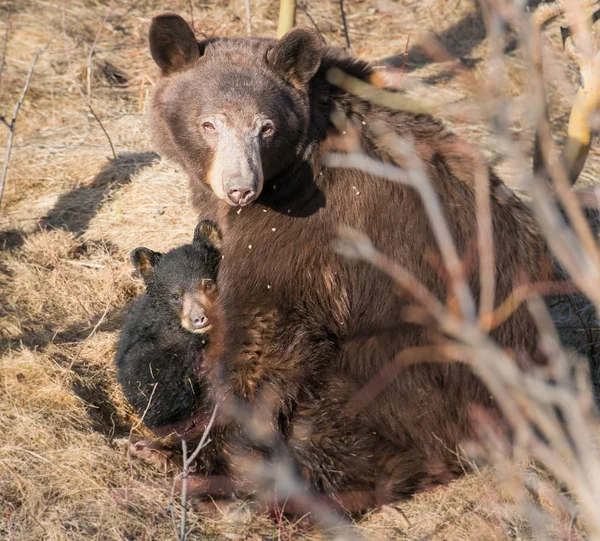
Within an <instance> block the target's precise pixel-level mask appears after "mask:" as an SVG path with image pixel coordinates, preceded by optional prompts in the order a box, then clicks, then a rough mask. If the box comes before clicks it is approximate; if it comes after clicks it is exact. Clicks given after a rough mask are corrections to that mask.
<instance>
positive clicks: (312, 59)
mask: <svg viewBox="0 0 600 541" xmlns="http://www.w3.org/2000/svg"><path fill="white" fill-rule="evenodd" d="M322 55H323V44H322V42H321V38H320V37H319V34H317V32H316V31H315V30H313V29H312V28H308V27H306V26H298V27H296V28H292V29H291V30H290V31H289V32H288V33H287V34H285V35H284V36H283V37H282V38H281V39H280V40H279V41H278V42H277V43H276V44H275V45H274V46H273V47H272V48H271V49H270V50H269V51H268V52H267V62H268V63H269V64H270V65H271V66H272V67H273V68H274V69H275V70H276V71H278V72H279V73H281V74H283V75H284V76H287V77H289V78H290V80H291V82H292V84H294V85H295V86H299V87H304V86H306V84H307V83H308V82H309V81H310V80H311V79H312V77H313V75H314V74H315V73H317V70H318V69H319V66H320V65H321V57H322Z"/></svg>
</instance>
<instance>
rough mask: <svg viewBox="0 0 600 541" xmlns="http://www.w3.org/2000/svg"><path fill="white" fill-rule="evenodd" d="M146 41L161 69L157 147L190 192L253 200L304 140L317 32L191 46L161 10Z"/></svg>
mask: <svg viewBox="0 0 600 541" xmlns="http://www.w3.org/2000/svg"><path fill="white" fill-rule="evenodd" d="M149 41H150V51H151V53H152V58H153V59H154V61H155V62H156V64H157V65H158V66H159V68H160V69H161V72H162V76H161V79H160V81H159V83H158V85H157V89H156V92H155V94H154V97H153V101H152V107H151V110H150V131H151V134H152V138H153V141H154V144H155V146H156V147H157V150H158V151H159V152H160V153H161V154H163V155H164V156H166V157H168V158H170V159H172V160H174V161H176V162H178V163H179V164H180V165H182V166H183V167H184V169H185V170H186V172H187V174H188V176H189V177H190V180H191V184H192V190H193V191H194V192H195V195H197V192H198V191H199V190H202V189H203V187H204V188H210V189H211V190H212V192H214V194H215V195H216V196H217V197H218V198H219V199H222V200H223V201H226V202H227V203H228V204H230V205H232V206H244V205H248V204H250V203H252V202H253V201H255V200H256V199H258V198H259V197H260V196H261V192H263V190H264V189H265V186H267V185H268V184H269V183H270V181H271V180H272V179H273V178H274V177H275V176H276V175H277V174H278V173H280V172H281V171H283V170H284V169H286V168H287V167H289V166H290V165H291V164H292V162H293V161H294V160H295V159H296V158H297V157H298V155H299V154H301V152H302V150H303V146H304V144H305V143H306V136H307V130H308V125H309V117H310V106H309V101H308V87H309V82H310V80H311V79H312V78H313V76H314V75H315V74H316V72H317V70H318V69H319V66H320V64H321V59H322V55H323V50H322V44H321V41H320V37H319V35H318V34H317V33H316V32H315V31H314V30H312V29H310V28H304V27H297V28H294V29H292V30H290V31H289V32H288V33H287V34H286V35H285V36H284V37H283V38H281V39H280V40H278V41H276V40H266V39H251V38H240V39H225V38H224V39H208V40H205V41H202V42H197V41H196V38H195V37H194V34H193V32H192V30H191V29H190V27H189V26H188V24H187V23H186V22H185V21H184V20H183V19H182V18H181V17H180V16H178V15H175V14H171V13H166V14H163V15H159V16H158V17H155V18H154V19H153V20H152V25H151V27H150V37H149Z"/></svg>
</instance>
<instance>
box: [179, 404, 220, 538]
mask: <svg viewBox="0 0 600 541" xmlns="http://www.w3.org/2000/svg"><path fill="white" fill-rule="evenodd" d="M218 409H219V406H218V405H215V407H214V409H213V412H212V415H211V417H210V420H209V421H208V424H207V425H206V428H205V429H204V432H203V433H202V437H201V438H200V442H199V443H198V445H197V447H196V449H195V450H194V452H193V453H192V454H191V455H190V456H189V457H188V453H187V451H188V449H187V441H186V440H181V450H182V453H183V467H182V471H181V474H180V477H181V519H180V522H179V533H178V536H177V539H178V541H185V540H186V539H187V537H188V534H189V532H187V501H188V478H189V473H190V466H191V465H192V464H193V463H194V461H195V460H196V459H197V458H198V455H199V454H200V451H202V449H204V448H205V447H206V446H207V445H208V444H209V443H210V439H209V438H208V435H209V433H210V429H211V428H212V426H213V424H214V422H215V419H216V417H217V410H218ZM178 477H179V476H178ZM176 481H177V477H176V478H175V479H174V480H173V491H172V494H174V487H175V483H176ZM172 519H173V520H174V515H173V514H172Z"/></svg>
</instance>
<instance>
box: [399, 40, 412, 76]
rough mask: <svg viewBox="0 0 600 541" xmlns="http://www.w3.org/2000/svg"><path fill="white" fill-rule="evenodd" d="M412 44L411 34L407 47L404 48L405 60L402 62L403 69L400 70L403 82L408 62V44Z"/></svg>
mask: <svg viewBox="0 0 600 541" xmlns="http://www.w3.org/2000/svg"><path fill="white" fill-rule="evenodd" d="M409 43H410V34H408V37H407V38H406V46H405V47H404V55H403V56H404V59H403V61H402V69H401V70H400V81H401V80H402V76H403V75H404V69H405V68H406V62H407V61H408V44H409Z"/></svg>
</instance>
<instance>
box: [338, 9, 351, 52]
mask: <svg viewBox="0 0 600 541" xmlns="http://www.w3.org/2000/svg"><path fill="white" fill-rule="evenodd" d="M340 13H341V15H342V26H343V28H344V37H345V38H346V48H347V49H348V50H349V51H350V52H352V44H351V43H350V36H349V35H348V24H347V22H346V11H345V10H344V0H340Z"/></svg>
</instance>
